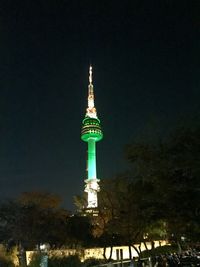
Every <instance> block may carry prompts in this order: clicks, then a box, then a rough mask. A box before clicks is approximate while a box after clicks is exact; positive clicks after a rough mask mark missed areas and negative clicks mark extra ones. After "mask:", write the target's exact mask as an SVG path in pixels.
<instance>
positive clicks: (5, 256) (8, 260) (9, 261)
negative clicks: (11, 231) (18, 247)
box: [0, 245, 15, 267]
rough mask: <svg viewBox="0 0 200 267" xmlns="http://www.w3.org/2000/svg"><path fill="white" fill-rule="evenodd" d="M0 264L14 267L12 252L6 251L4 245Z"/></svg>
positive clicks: (1, 248)
mask: <svg viewBox="0 0 200 267" xmlns="http://www.w3.org/2000/svg"><path fill="white" fill-rule="evenodd" d="M0 266H1V267H14V266H15V265H14V263H13V257H12V253H11V252H8V251H6V249H5V247H4V246H2V245H1V246H0Z"/></svg>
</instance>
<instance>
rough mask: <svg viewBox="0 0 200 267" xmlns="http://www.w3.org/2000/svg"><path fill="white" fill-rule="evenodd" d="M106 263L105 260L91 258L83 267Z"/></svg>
mask: <svg viewBox="0 0 200 267" xmlns="http://www.w3.org/2000/svg"><path fill="white" fill-rule="evenodd" d="M103 263H105V261H104V260H99V259H95V258H90V259H87V260H85V261H84V263H83V266H84V267H90V266H91V267H92V266H96V265H100V264H103Z"/></svg>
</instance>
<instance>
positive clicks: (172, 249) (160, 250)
mask: <svg viewBox="0 0 200 267" xmlns="http://www.w3.org/2000/svg"><path fill="white" fill-rule="evenodd" d="M177 252H178V246H177V245H175V244H174V245H166V246H160V247H156V248H154V249H152V250H150V251H149V250H145V251H143V252H142V253H141V257H142V258H147V257H150V256H158V255H165V254H168V253H169V254H170V253H177Z"/></svg>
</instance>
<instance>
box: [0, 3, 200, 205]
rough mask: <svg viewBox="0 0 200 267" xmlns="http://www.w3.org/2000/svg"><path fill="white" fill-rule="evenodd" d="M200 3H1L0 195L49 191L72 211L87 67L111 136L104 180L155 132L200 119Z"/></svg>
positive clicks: (102, 165)
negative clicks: (129, 149) (128, 150)
mask: <svg viewBox="0 0 200 267" xmlns="http://www.w3.org/2000/svg"><path fill="white" fill-rule="evenodd" d="M198 2H199V1H196V2H195V1H175V0H166V1H165V0H163V1H151V0H148V1H144V0H130V1H120V2H118V1H108V0H107V1H103V0H101V1H100V0H96V1H94V0H93V1H88V0H80V1H75V0H71V1H67V0H19V1H16V0H13V1H11V0H1V2H0V198H1V199H5V198H10V197H11V198H14V197H17V196H18V195H19V194H20V193H21V192H24V191H48V192H51V193H56V194H58V195H60V196H61V197H62V198H63V203H64V206H65V207H66V208H68V209H72V208H73V204H72V203H73V199H72V197H73V195H76V194H80V193H81V192H82V191H83V188H84V179H85V178H86V177H85V174H86V173H85V166H86V150H87V146H86V144H85V143H84V142H82V141H81V140H80V130H81V120H82V119H83V118H84V115H85V109H86V105H87V85H88V68H89V64H92V65H93V83H94V90H95V105H96V108H97V112H98V116H99V118H100V120H101V122H102V128H103V131H104V139H103V140H102V141H101V142H100V143H98V144H97V168H98V169H97V173H98V178H100V179H106V178H109V177H113V176H114V175H115V174H116V173H119V172H121V171H123V170H124V169H125V161H124V146H125V144H127V143H129V142H131V140H136V139H137V138H138V137H139V136H142V135H145V134H147V135H148V129H149V128H151V129H154V130H155V133H157V132H160V133H162V134H163V133H165V132H168V131H169V130H170V129H173V128H174V127H176V125H178V124H180V123H185V122H187V121H189V122H190V123H191V122H195V120H198V119H199V104H200V91H199V85H200V78H199V77H200V75H199V71H200V64H199V55H200V52H199V51H200V20H199V11H200V9H199V7H200V6H199V3H198ZM150 133H151V134H152V130H150Z"/></svg>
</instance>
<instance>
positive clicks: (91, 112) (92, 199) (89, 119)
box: [81, 66, 103, 208]
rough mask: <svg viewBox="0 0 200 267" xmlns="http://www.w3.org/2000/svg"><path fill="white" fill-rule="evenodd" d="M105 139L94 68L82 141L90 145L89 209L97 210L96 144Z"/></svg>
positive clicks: (90, 69) (87, 187)
mask: <svg viewBox="0 0 200 267" xmlns="http://www.w3.org/2000/svg"><path fill="white" fill-rule="evenodd" d="M102 138H103V133H102V130H101V125H100V120H99V118H98V117H97V112H96V108H95V106H94V89H93V84H92V66H90V68H89V85H88V107H87V109H86V114H85V118H84V119H83V121H82V130H81V139H82V140H83V141H84V142H87V143H88V151H87V179H85V192H87V194H88V195H87V196H88V198H87V200H88V201H87V208H97V207H98V200H97V192H98V191H99V190H100V187H99V184H98V182H99V180H98V179H97V172H96V142H98V141H100V140H101V139H102Z"/></svg>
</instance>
